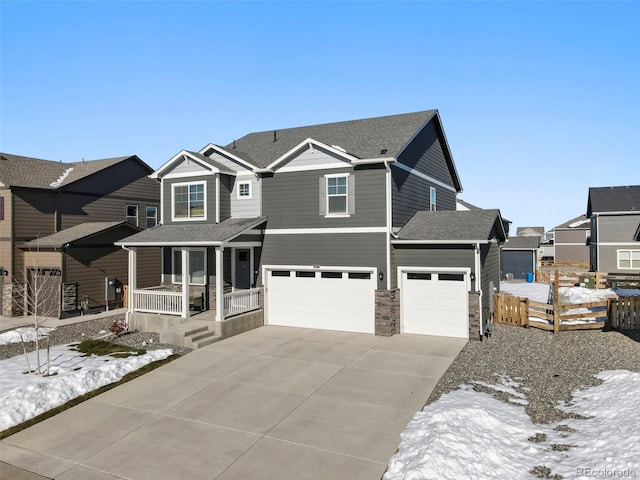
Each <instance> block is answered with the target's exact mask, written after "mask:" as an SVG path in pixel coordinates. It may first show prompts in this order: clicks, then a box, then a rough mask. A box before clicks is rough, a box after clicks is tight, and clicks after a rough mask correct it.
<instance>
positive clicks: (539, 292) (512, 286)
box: [500, 282, 549, 303]
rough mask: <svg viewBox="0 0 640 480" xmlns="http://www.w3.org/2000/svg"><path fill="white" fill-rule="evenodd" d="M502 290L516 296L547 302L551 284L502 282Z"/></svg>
mask: <svg viewBox="0 0 640 480" xmlns="http://www.w3.org/2000/svg"><path fill="white" fill-rule="evenodd" d="M500 291H501V292H504V293H508V294H509V295H514V296H516V297H522V298H528V299H529V300H533V301H534V302H540V303H547V300H549V285H547V284H546V283H536V282H534V283H524V282H522V283H508V282H500Z"/></svg>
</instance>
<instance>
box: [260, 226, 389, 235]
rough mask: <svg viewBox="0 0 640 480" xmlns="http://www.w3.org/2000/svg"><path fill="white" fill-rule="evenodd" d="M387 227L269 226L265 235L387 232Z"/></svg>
mask: <svg viewBox="0 0 640 480" xmlns="http://www.w3.org/2000/svg"><path fill="white" fill-rule="evenodd" d="M387 232H388V231H387V227H333V228H331V227H329V228H267V229H266V230H265V231H264V234H265V235H310V234H323V233H387Z"/></svg>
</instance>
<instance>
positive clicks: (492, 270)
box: [480, 243, 500, 320]
mask: <svg viewBox="0 0 640 480" xmlns="http://www.w3.org/2000/svg"><path fill="white" fill-rule="evenodd" d="M480 265H481V268H482V274H481V276H480V288H481V289H482V318H483V320H488V319H489V314H490V305H491V303H490V302H491V295H493V291H492V290H491V282H493V286H494V287H495V288H496V289H499V288H500V245H499V244H498V243H489V244H487V245H480Z"/></svg>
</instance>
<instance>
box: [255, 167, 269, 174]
mask: <svg viewBox="0 0 640 480" xmlns="http://www.w3.org/2000/svg"><path fill="white" fill-rule="evenodd" d="M256 173H273V169H271V168H256Z"/></svg>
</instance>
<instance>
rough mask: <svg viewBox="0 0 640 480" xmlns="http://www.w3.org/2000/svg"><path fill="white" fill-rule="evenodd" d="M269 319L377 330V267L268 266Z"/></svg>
mask: <svg viewBox="0 0 640 480" xmlns="http://www.w3.org/2000/svg"><path fill="white" fill-rule="evenodd" d="M265 276H266V280H267V283H266V303H267V323H268V324H269V325H283V326H289V327H305V328H319V329H324V330H342V331H346V332H361V333H374V330H375V315H374V309H375V289H376V283H377V282H376V271H375V269H372V270H371V271H366V272H364V271H358V270H349V269H344V270H338V269H335V270H333V269H326V270H325V269H323V270H316V269H313V270H310V269H306V270H305V269H292V268H278V267H269V269H267V270H266V275H265Z"/></svg>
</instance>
